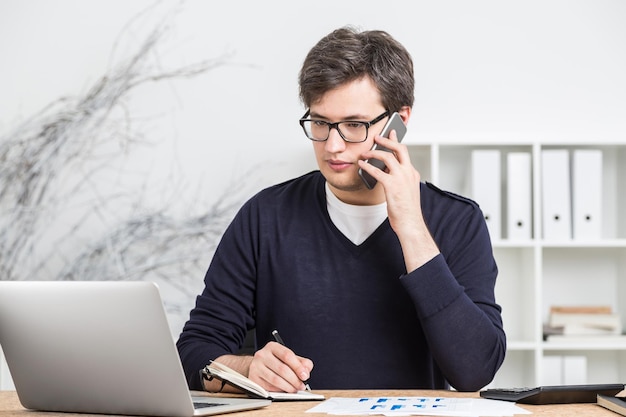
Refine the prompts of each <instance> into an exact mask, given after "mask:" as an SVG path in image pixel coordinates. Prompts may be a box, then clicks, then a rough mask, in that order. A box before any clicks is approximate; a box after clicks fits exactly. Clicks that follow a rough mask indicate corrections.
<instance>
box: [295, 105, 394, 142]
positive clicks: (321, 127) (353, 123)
mask: <svg viewBox="0 0 626 417" xmlns="http://www.w3.org/2000/svg"><path fill="white" fill-rule="evenodd" d="M310 112H311V111H310V110H307V111H306V113H304V116H302V118H301V119H300V126H302V129H303V130H304V134H305V135H306V137H307V138H309V139H311V140H313V141H315V142H324V141H326V140H327V139H328V137H329V136H330V130H331V129H337V132H339V136H341V138H342V139H343V140H345V141H346V142H350V143H358V142H365V140H366V139H367V134H368V130H369V128H370V127H371V126H372V125H375V124H376V123H378V122H380V121H381V120H383V119H384V118H385V117H386V116H389V110H386V111H385V112H384V113H383V114H381V115H380V116H378V117H376V118H375V119H373V120H370V121H369V122H362V121H358V120H346V121H343V122H336V123H329V122H326V121H324V120H316V119H307V117H308V116H309V114H310Z"/></svg>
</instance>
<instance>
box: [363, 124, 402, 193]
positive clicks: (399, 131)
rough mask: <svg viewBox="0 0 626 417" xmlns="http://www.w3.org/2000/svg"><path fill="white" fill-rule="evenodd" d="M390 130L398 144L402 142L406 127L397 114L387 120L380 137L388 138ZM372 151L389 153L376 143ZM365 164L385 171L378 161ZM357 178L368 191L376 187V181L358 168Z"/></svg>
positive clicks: (371, 160) (383, 165) (381, 162)
mask: <svg viewBox="0 0 626 417" xmlns="http://www.w3.org/2000/svg"><path fill="white" fill-rule="evenodd" d="M392 130H395V131H396V136H397V137H398V142H402V138H404V135H405V134H406V125H405V124H404V122H403V121H402V117H400V115H399V114H398V112H394V113H393V114H392V115H391V117H390V118H389V120H387V124H386V125H385V127H383V130H382V131H381V132H380V135H381V136H383V137H385V138H388V137H389V132H391V131H392ZM372 150H379V151H387V152H389V149H387V148H385V147H384V146H380V145H379V144H377V143H374V146H373V147H372ZM365 162H367V163H369V164H371V165H374V166H375V167H376V168H379V169H381V170H385V163H384V162H383V161H381V160H380V159H368V160H367V161H365ZM359 176H360V177H361V179H362V180H363V182H364V183H365V186H366V187H367V188H369V189H370V190H371V189H372V188H374V186H375V185H376V182H377V181H376V179H375V178H374V177H372V176H371V175H370V174H368V173H367V172H365V171H363V170H362V169H361V168H359Z"/></svg>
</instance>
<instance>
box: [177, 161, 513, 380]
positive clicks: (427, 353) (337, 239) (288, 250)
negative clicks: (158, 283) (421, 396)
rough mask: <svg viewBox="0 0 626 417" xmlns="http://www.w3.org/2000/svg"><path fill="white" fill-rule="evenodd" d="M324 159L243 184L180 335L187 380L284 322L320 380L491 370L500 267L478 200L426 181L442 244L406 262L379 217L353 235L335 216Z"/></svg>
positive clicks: (500, 353)
mask: <svg viewBox="0 0 626 417" xmlns="http://www.w3.org/2000/svg"><path fill="white" fill-rule="evenodd" d="M324 182H325V180H324V178H323V176H322V175H321V174H320V172H319V171H314V172H311V173H309V174H306V175H304V176H302V177H299V178H296V179H293V180H290V181H287V182H285V183H282V184H279V185H276V186H273V187H270V188H268V189H265V190H263V191H261V192H260V193H258V194H257V195H256V196H254V197H253V198H251V199H250V200H249V201H248V202H247V203H246V204H245V205H244V206H243V207H242V208H241V209H240V211H239V213H238V214H237V215H236V217H235V218H234V220H233V222H232V223H231V224H230V226H229V227H228V229H227V230H226V232H225V233H224V236H223V237H222V240H221V242H220V244H219V246H218V248H217V250H216V252H215V255H214V257H213V260H212V262H211V264H210V266H209V269H208V271H207V273H206V276H205V289H204V291H203V292H202V294H201V295H200V296H198V298H197V300H196V306H195V308H194V309H193V310H192V311H191V314H190V319H189V321H188V322H187V323H186V324H185V326H184V329H183V332H182V334H181V335H180V338H179V340H178V342H177V346H178V350H179V353H180V357H181V360H182V363H183V367H184V369H185V373H186V375H187V378H188V382H189V386H190V388H192V389H201V382H200V379H199V372H198V371H199V370H200V369H201V368H203V367H204V365H205V364H207V363H208V362H209V360H211V359H214V358H216V357H218V356H220V355H223V354H229V353H236V352H238V350H239V349H240V348H241V346H242V344H243V341H244V337H245V335H246V331H247V330H248V329H252V328H256V339H257V345H258V346H259V347H262V346H264V345H265V344H266V343H267V342H268V341H269V340H271V331H272V330H273V329H279V330H280V333H281V336H282V337H283V339H284V340H285V342H286V343H287V345H288V346H289V347H290V348H291V349H292V350H293V351H294V352H296V354H298V355H300V356H304V357H308V358H310V359H311V360H312V361H313V362H314V365H315V367H314V369H313V371H312V373H311V379H310V380H309V382H310V385H311V386H312V387H313V388H314V389H367V388H379V389H385V388H389V389H391V388H447V387H449V384H451V385H452V386H453V387H455V388H456V389H457V390H462V391H475V390H478V389H480V388H482V387H483V386H485V385H486V384H488V383H489V382H490V381H491V380H492V379H493V377H494V375H495V373H496V371H497V370H498V368H499V367H500V365H501V363H502V361H503V359H504V354H505V345H506V341H505V334H504V331H503V328H502V318H501V315H500V311H501V310H500V307H499V306H498V305H497V304H496V302H495V299H494V286H495V280H496V275H497V267H496V263H495V261H494V258H493V254H492V248H491V242H490V239H489V234H488V232H487V228H486V224H485V221H484V219H483V216H482V212H481V211H480V209H479V207H478V206H477V205H476V204H475V203H474V202H472V201H470V200H468V199H465V198H463V197H459V196H456V195H454V194H450V193H446V192H444V191H441V190H439V189H437V188H436V187H434V186H433V185H431V184H421V199H422V210H423V214H424V218H425V219H426V223H427V224H428V227H429V229H430V232H431V234H432V235H433V238H434V239H435V241H436V242H437V244H438V246H439V249H440V251H441V254H440V255H438V256H437V257H435V258H434V259H432V260H431V261H429V262H428V263H427V264H425V265H423V266H422V267H420V268H418V269H417V270H415V271H412V272H410V273H409V274H407V271H406V268H405V264H404V260H403V255H402V250H401V247H400V243H399V241H398V238H397V236H396V234H395V233H394V231H393V230H392V229H391V227H390V225H389V221H388V220H385V221H384V222H383V224H382V225H381V226H380V227H378V229H377V230H376V231H375V232H374V233H373V234H372V235H371V236H370V237H369V238H368V239H367V240H366V241H365V242H363V243H362V244H361V245H358V246H357V245H354V244H353V243H352V242H351V241H350V240H348V239H347V238H346V237H345V236H344V235H343V234H342V233H341V232H340V231H339V230H338V229H337V228H336V227H335V226H334V224H333V223H332V221H331V220H330V217H329V215H328V211H327V209H326V196H325V190H324Z"/></svg>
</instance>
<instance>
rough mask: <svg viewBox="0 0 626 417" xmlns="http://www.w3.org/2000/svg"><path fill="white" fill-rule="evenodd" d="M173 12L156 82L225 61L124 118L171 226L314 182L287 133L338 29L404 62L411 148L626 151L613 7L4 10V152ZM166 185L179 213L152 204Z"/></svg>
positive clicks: (301, 142) (617, 20)
mask: <svg viewBox="0 0 626 417" xmlns="http://www.w3.org/2000/svg"><path fill="white" fill-rule="evenodd" d="M150 6H153V7H150ZM172 10H177V12H176V14H175V16H173V17H171V18H170V20H169V22H170V23H169V29H168V31H167V36H166V38H165V39H164V40H163V42H162V44H161V45H160V46H159V48H158V53H156V54H155V55H154V56H153V59H154V62H155V63H158V65H159V67H160V68H163V69H164V70H167V69H173V68H177V67H181V66H184V65H189V64H192V63H194V62H199V61H202V60H205V59H212V58H216V57H222V56H224V55H225V54H226V55H227V56H228V58H227V61H228V62H227V63H226V64H224V65H223V66H220V67H218V68H215V69H213V70H210V71H208V72H206V73H204V74H202V75H199V76H197V77H195V78H191V79H184V80H171V81H164V82H159V83H152V84H147V85H144V86H143V87H141V88H140V89H138V90H137V91H135V92H134V94H133V95H132V98H131V99H130V100H129V101H128V103H127V106H128V110H129V113H130V114H131V116H132V118H133V123H134V124H135V126H137V127H138V129H139V130H141V131H142V132H143V133H144V134H145V135H146V136H147V137H149V138H150V140H151V141H153V142H155V143H156V144H157V146H155V147H150V148H142V147H139V148H136V149H134V151H133V152H134V153H133V154H132V155H130V157H129V161H131V164H132V166H133V170H134V173H135V174H136V175H139V176H140V177H141V178H142V181H144V182H145V183H146V184H148V185H147V187H148V188H147V190H148V192H147V195H148V197H149V198H148V200H149V201H148V202H147V203H148V204H155V206H158V205H162V204H165V203H166V202H168V203H167V204H171V205H172V206H173V207H171V208H172V209H174V210H176V209H178V210H179V212H180V213H185V212H188V211H194V210H195V211H201V210H202V208H204V207H207V206H208V205H210V204H211V203H212V202H213V201H214V200H215V199H216V198H219V196H220V195H223V193H225V192H229V189H228V188H229V187H230V186H231V185H232V183H233V181H236V180H237V179H241V178H242V177H244V176H245V177H246V187H245V189H244V190H243V195H244V196H247V195H250V194H251V193H254V192H256V191H258V190H260V189H261V188H263V187H265V186H267V185H270V184H273V183H276V182H279V181H283V180H286V179H289V178H292V177H294V176H297V175H300V174H303V173H305V172H307V171H309V170H312V169H315V168H316V167H315V162H314V159H313V156H312V151H311V145H310V143H309V142H308V141H307V139H305V137H304V135H303V134H302V132H301V131H300V127H299V125H298V123H297V120H298V118H299V117H300V116H301V115H302V114H303V113H304V110H305V109H304V108H303V107H302V105H301V104H300V102H299V100H298V89H297V76H298V71H299V68H300V65H301V63H302V61H303V59H304V56H305V55H306V53H307V52H308V50H309V48H310V47H311V46H313V44H314V43H315V42H317V40H319V38H321V37H322V36H324V35H325V34H327V33H328V32H330V31H331V30H333V29H335V28H337V27H340V26H343V25H347V24H351V25H356V26H359V27H361V28H363V29H383V30H387V31H389V32H390V33H391V34H392V35H393V36H395V37H396V38H397V39H398V40H399V41H401V42H402V43H403V44H404V45H405V46H406V47H407V49H408V50H409V51H410V53H411V54H412V56H413V58H414V61H415V70H416V74H415V75H416V101H415V106H414V112H413V117H412V119H411V122H410V124H409V133H408V134H407V137H410V138H411V139H410V140H412V141H420V140H425V141H426V140H431V139H433V138H435V137H438V136H446V135H455V136H457V137H458V136H459V135H467V136H468V137H470V136H471V137H474V138H475V137H477V136H478V137H480V135H489V136H490V137H493V136H494V135H496V136H497V135H498V134H502V135H503V138H504V137H505V136H511V137H515V135H524V136H531V137H532V136H537V137H538V138H541V139H542V140H548V141H549V140H552V139H554V140H571V139H574V138H586V139H587V140H595V139H598V140H603V139H609V138H610V139H614V138H617V137H621V138H623V137H624V136H625V135H626V76H625V74H626V24H625V23H626V1H623V0H586V1H583V0H572V1H565V0H560V1H559V0H524V1H502V0H476V1H467V0H443V1H424V0H418V1H408V0H407V1H394V0H391V1H384V2H381V1H371V0H359V1H355V0H348V1H327V0H321V1H317V2H307V3H303V2H297V1H287V0H284V1H278V0H270V1H264V2H261V1H253V0H242V1H220V2H217V1H200V0H195V1H187V2H174V1H163V2H158V3H154V2H152V1H148V0H135V1H123V0H92V1H82V0H54V1H49V0H1V1H0V138H4V137H7V136H6V135H9V134H10V132H11V131H12V130H13V129H14V128H16V126H18V125H19V124H20V123H21V122H23V121H25V120H27V119H29V118H30V117H32V116H33V115H34V114H35V113H36V112H38V111H40V110H41V109H42V108H43V107H45V106H46V105H47V104H49V103H51V102H52V101H54V100H56V99H58V98H60V97H62V96H80V95H81V94H85V93H86V92H87V91H88V90H89V88H90V87H91V86H93V85H94V84H95V83H96V82H97V81H98V80H99V79H100V77H102V75H103V74H104V73H105V72H106V71H107V69H109V68H110V67H111V66H112V65H114V64H115V62H119V60H121V59H123V58H124V57H125V56H128V55H129V54H131V53H132V52H134V50H135V48H136V47H137V46H138V44H139V43H140V42H141V41H142V40H143V39H144V38H145V34H146V33H147V32H148V31H149V30H150V29H152V28H153V27H154V25H156V23H157V21H159V20H161V19H164V18H165V17H166V16H168V15H170V16H172ZM139 13H143V14H142V15H140V17H138V18H137V16H138V14H139ZM133 18H136V20H135V21H134V23H133V25H131V26H127V25H128V24H129V22H130V21H131V19H133ZM125 28H126V29H125ZM503 140H504V139H503ZM166 182H167V183H175V184H177V187H178V189H179V190H180V195H177V196H176V198H175V199H172V198H171V197H172V196H171V195H168V196H163V195H162V193H160V192H159V191H160V190H161V187H162V184H163V183H166ZM4 209H6V208H4ZM54 227H55V225H54V224H52V225H51V228H53V229H52V232H53V233H54V232H55V230H54ZM56 227H62V226H56ZM59 233H63V231H61V230H59ZM209 258H210V256H209V255H207V260H206V264H207V265H208V262H209V260H210V259H209ZM0 262H2V260H1V259H0ZM0 279H2V277H0ZM197 280H198V286H199V288H200V287H201V280H202V274H201V273H199V274H198V277H197ZM190 302H191V301H190ZM181 320H182V319H181V318H180V317H179V318H177V319H175V320H174V324H173V333H175V334H176V333H177V332H178V331H179V330H180V325H182V321H181ZM0 371H1V370H0ZM5 379H6V378H5ZM1 380H2V377H1V374H0V384H1V383H2V381H1Z"/></svg>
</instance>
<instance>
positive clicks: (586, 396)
mask: <svg viewBox="0 0 626 417" xmlns="http://www.w3.org/2000/svg"><path fill="white" fill-rule="evenodd" d="M623 390H624V384H584V385H546V386H539V387H532V388H529V387H524V388H489V389H486V390H483V391H481V392H480V396H481V397H483V398H488V399H490V400H504V401H514V402H516V403H521V404H536V405H541V404H570V403H595V402H596V400H597V395H598V394H602V395H608V396H615V394H617V393H619V392H621V391H623Z"/></svg>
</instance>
